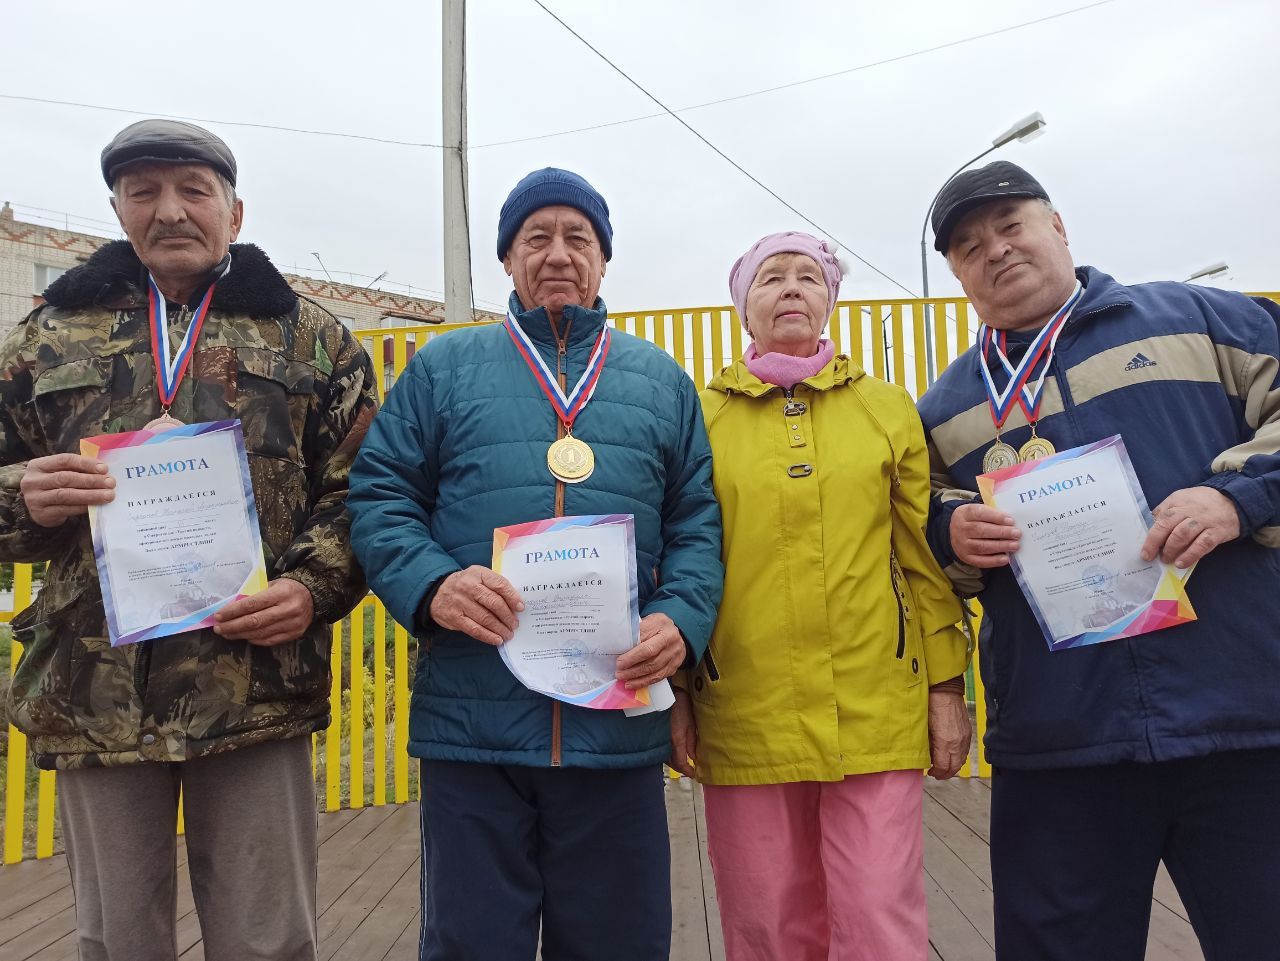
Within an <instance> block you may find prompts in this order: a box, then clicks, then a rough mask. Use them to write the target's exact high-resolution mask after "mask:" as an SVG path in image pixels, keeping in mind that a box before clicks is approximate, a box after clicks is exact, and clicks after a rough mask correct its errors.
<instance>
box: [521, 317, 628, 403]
mask: <svg viewBox="0 0 1280 961" xmlns="http://www.w3.org/2000/svg"><path fill="white" fill-rule="evenodd" d="M502 325H503V326H504V327H506V328H507V333H508V334H510V335H511V340H512V341H513V342H514V343H515V345H516V351H517V352H518V353H519V354H520V356H521V357H523V358H524V362H525V364H526V365H527V366H528V368H529V370H531V371H532V372H533V379H534V380H536V381H537V382H538V386H539V387H541V388H542V392H543V393H544V394H546V395H547V400H549V401H551V406H552V407H553V408H554V409H555V412H556V415H557V416H558V417H559V418H560V419H561V420H562V421H563V422H564V425H565V427H566V428H572V427H573V422H574V421H575V420H576V419H577V417H578V415H579V414H580V413H582V408H584V407H586V406H587V403H588V401H590V400H591V396H592V395H593V394H594V393H595V392H596V384H598V383H599V382H600V374H601V372H602V371H603V370H604V359H605V357H606V356H607V355H608V353H609V339H610V334H611V331H610V330H609V326H608V324H606V325H605V326H604V327H602V328H601V329H600V333H599V334H598V335H597V336H596V342H595V345H594V346H593V347H592V348H591V356H590V357H588V358H587V369H586V370H584V371H583V372H582V376H581V377H579V378H578V382H577V383H576V384H574V386H573V389H572V390H571V391H569V393H568V395H567V396H566V394H565V392H564V391H562V390H561V389H560V381H559V380H558V379H557V378H556V376H555V375H554V374H553V373H551V370H550V368H548V367H547V363H546V361H544V360H543V359H542V355H541V354H540V353H538V348H537V347H535V346H534V345H533V341H531V340H530V339H529V335H528V334H526V333H525V332H524V328H522V327H521V326H520V325H519V324H518V323H516V319H515V317H513V316H512V315H511V312H510V311H508V312H507V319H506V320H504V321H503V322H502Z"/></svg>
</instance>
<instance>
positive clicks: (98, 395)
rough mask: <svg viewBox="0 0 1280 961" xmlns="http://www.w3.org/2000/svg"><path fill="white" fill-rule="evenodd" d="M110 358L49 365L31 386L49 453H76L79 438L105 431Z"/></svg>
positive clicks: (107, 418) (108, 416)
mask: <svg viewBox="0 0 1280 961" xmlns="http://www.w3.org/2000/svg"><path fill="white" fill-rule="evenodd" d="M110 387H111V358H110V357H92V358H88V359H86V360H73V361H68V362H67V363H65V364H59V365H58V366H57V367H51V368H49V369H48V370H46V371H45V372H44V373H42V374H41V375H40V376H39V377H37V378H36V379H35V382H34V383H33V384H32V385H31V404H32V406H33V407H34V408H35V412H36V419H37V420H38V421H39V422H40V429H41V430H42V431H43V432H44V436H45V441H46V443H47V445H48V450H49V452H50V453H55V452H59V451H74V452H76V453H79V450H80V439H81V438H82V437H93V436H94V435H95V434H104V433H109V432H110V429H109V426H108V425H109V424H110V422H111V390H110Z"/></svg>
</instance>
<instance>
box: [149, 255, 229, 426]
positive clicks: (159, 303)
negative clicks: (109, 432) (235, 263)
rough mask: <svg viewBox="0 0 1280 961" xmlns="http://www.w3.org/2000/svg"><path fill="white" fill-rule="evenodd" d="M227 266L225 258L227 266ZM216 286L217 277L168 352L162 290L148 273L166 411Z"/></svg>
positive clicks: (159, 382)
mask: <svg viewBox="0 0 1280 961" xmlns="http://www.w3.org/2000/svg"><path fill="white" fill-rule="evenodd" d="M230 266H231V265H230V262H229V261H228V263H227V268H229V267H230ZM227 268H224V269H223V271H222V273H220V274H219V275H218V277H217V280H221V279H222V278H223V277H224V276H225V275H226V272H227ZM216 286H217V282H216V281H215V282H214V283H212V284H210V285H209V289H208V290H206V291H205V294H204V296H203V297H202V298H200V304H199V306H197V307H196V312H195V315H194V316H193V317H192V318H191V323H190V325H188V327H187V332H186V333H185V334H183V335H182V342H181V343H179V344H178V350H177V352H176V353H173V354H170V352H169V315H168V309H167V308H166V307H165V301H164V294H162V293H161V292H160V288H159V287H158V286H156V282H155V278H154V277H152V276H151V275H150V274H147V300H148V317H149V320H150V325H151V356H152V358H154V360H155V364H156V390H157V391H159V393H160V405H161V407H163V408H164V410H165V411H168V410H169V408H170V407H171V406H172V405H173V398H174V397H176V396H177V394H178V387H179V386H180V385H181V384H182V378H183V377H184V376H186V373H187V368H188V367H189V366H190V365H191V355H192V354H194V353H195V349H196V343H197V341H199V340H200V328H201V327H203V326H204V319H205V317H206V315H208V313H209V304H210V303H212V302H213V289H214V287H216Z"/></svg>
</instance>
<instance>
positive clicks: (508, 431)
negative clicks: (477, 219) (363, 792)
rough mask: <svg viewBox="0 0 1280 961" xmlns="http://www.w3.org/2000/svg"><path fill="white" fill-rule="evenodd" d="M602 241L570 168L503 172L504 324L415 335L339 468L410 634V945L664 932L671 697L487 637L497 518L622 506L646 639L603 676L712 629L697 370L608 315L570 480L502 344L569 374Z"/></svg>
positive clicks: (653, 677) (503, 954)
mask: <svg viewBox="0 0 1280 961" xmlns="http://www.w3.org/2000/svg"><path fill="white" fill-rule="evenodd" d="M612 241H613V230H612V227H611V225H610V223H609V208H608V206H607V205H606V204H605V202H604V199H603V198H602V197H601V196H600V195H599V194H598V193H597V192H596V191H595V189H594V188H593V187H592V186H591V185H590V184H589V183H587V181H586V180H584V179H583V178H581V177H579V176H578V175H577V174H574V173H570V172H569V171H565V170H557V169H555V168H546V169H544V170H539V171H535V172H534V173H531V174H529V175H528V176H527V177H525V178H524V179H523V180H521V181H520V183H518V184H517V185H516V187H515V189H514V190H513V191H512V192H511V195H510V196H509V197H508V198H507V201H506V203H505V204H503V207H502V212H501V214H500V217H499V223H498V256H499V258H500V259H501V260H502V262H503V265H504V267H505V269H506V271H507V273H508V275H510V276H511V278H512V282H513V285H514V287H515V291H514V293H513V294H512V295H511V301H510V307H509V313H510V316H509V318H508V321H509V323H512V324H515V325H518V327H519V331H515V330H514V329H513V330H512V331H511V332H510V333H509V332H508V330H507V329H505V328H504V327H503V326H502V325H498V324H494V325H487V326H483V327H476V328H474V329H471V330H465V331H458V332H455V333H450V334H448V335H446V336H444V337H440V338H438V339H435V340H433V341H432V342H431V343H430V345H429V346H428V347H427V348H426V349H424V350H422V351H420V352H419V353H418V354H417V356H415V357H414V358H413V360H412V361H411V362H410V364H409V366H408V367H407V368H406V369H405V372H404V375H403V376H402V377H401V379H400V381H399V383H398V384H397V385H396V387H395V389H394V390H392V391H391V392H390V393H389V394H388V396H387V402H386V405H385V406H384V407H383V410H382V413H381V414H379V415H378V417H377V418H376V419H375V420H374V423H373V426H372V428H371V429H370V431H369V434H368V437H367V439H366V440H365V444H364V447H363V449H362V451H361V453H360V456H359V458H358V460H357V461H356V464H355V467H354V468H353V470H352V474H351V489H350V494H349V495H348V498H347V504H348V507H349V509H350V511H351V514H352V517H353V524H352V543H353V546H354V548H355V552H356V556H357V557H358V558H359V560H360V562H361V564H362V565H363V566H364V569H365V571H366V572H367V574H368V577H369V582H370V584H371V585H372V587H373V589H374V591H375V592H376V593H377V594H378V596H379V597H381V598H382V599H383V601H384V602H385V603H386V605H387V607H388V609H389V610H390V611H391V613H392V614H393V615H394V616H395V618H396V620H397V621H399V622H400V623H401V624H405V625H412V629H413V631H414V632H415V634H417V636H418V638H419V641H420V645H421V646H420V654H419V658H418V671H417V677H416V679H415V682H414V692H413V707H412V714H411V716H410V722H409V724H410V744H409V751H410V753H411V754H413V755H414V756H416V757H419V758H422V843H423V854H422V870H423V901H424V903H423V909H422V924H423V926H422V939H421V942H420V955H421V958H422V961H443V959H454V958H458V959H461V958H466V959H468V961H473V959H489V958H492V959H502V961H512V959H516V961H518V959H521V958H527V959H530V961H532V958H533V957H534V954H535V951H536V949H537V944H538V935H539V925H541V939H542V957H543V958H544V959H546V961H557V959H562V958H570V957H572V958H610V959H612V961H627V959H635V961H656V959H665V958H667V956H668V954H669V952H670V937H671V893H670V865H669V853H668V840H667V825H666V812H665V807H664V802H663V796H662V787H661V785H662V779H661V777H660V774H659V768H660V765H661V763H662V761H663V760H664V759H665V758H666V757H667V756H668V755H669V753H670V735H669V728H668V718H667V714H666V712H665V711H664V712H658V713H651V714H647V715H643V716H638V717H626V716H624V715H623V713H622V712H621V711H601V710H591V709H587V708H582V707H575V706H573V705H570V704H562V703H561V702H560V701H556V700H552V699H551V698H548V697H546V696H544V695H542V694H538V693H534V692H532V691H530V690H528V689H526V688H525V687H523V686H522V685H521V684H520V683H519V682H518V681H517V680H516V678H515V676H514V675H512V674H511V672H510V671H509V670H508V669H507V667H506V666H505V665H504V664H503V662H502V660H501V657H500V655H499V651H498V646H497V645H498V644H500V643H501V642H502V641H503V640H507V639H509V638H510V637H511V636H512V629H513V628H514V627H515V625H516V619H517V617H518V616H519V612H520V610H521V609H522V605H521V603H520V600H519V597H518V594H517V593H516V591H515V589H514V588H513V587H512V586H511V584H510V582H508V581H507V580H506V578H504V577H502V576H501V575H499V574H497V573H495V572H494V571H492V570H490V569H489V568H488V566H487V565H488V564H489V561H490V557H491V554H492V544H493V529H494V528H495V527H502V526H507V525H511V524H518V523H523V522H527V521H536V520H542V519H544V518H547V517H552V516H565V515H575V514H633V515H634V516H635V543H636V561H637V575H638V577H637V580H638V586H639V601H640V613H641V622H640V639H641V643H640V644H639V645H638V646H637V647H636V648H634V649H633V650H632V651H630V652H628V653H627V654H625V655H623V656H622V657H621V658H619V662H618V664H619V677H621V678H623V679H624V680H626V681H628V682H629V683H630V684H633V685H635V686H637V687H638V686H641V685H644V684H650V683H653V682H655V681H657V680H659V679H661V678H665V677H669V676H670V675H671V674H673V673H675V671H676V670H677V669H679V668H680V667H681V666H682V665H685V664H692V663H694V662H696V661H697V659H698V658H699V657H701V655H702V652H703V650H704V648H705V647H706V643H707V639H708V637H709V636H710V633H711V628H712V625H713V623H714V621H715V615H716V607H717V605H718V604H719V601H720V592H721V584H722V579H723V568H722V566H721V562H720V513H719V508H718V507H717V505H716V501H715V496H714V494H713V492H712V488H711V451H710V448H709V447H708V444H707V438H706V432H705V429H704V427H703V423H702V415H701V412H700V409H699V405H698V398H697V393H696V389H695V387H694V384H693V382H692V381H691V380H690V379H689V378H688V377H686V376H685V374H684V372H683V371H682V370H681V369H680V367H679V366H677V365H676V363H675V362H674V361H672V359H671V358H670V357H669V356H668V355H667V354H665V353H664V352H662V351H661V350H659V349H658V348H657V347H655V346H654V345H652V344H650V343H647V342H645V341H643V340H640V339H639V338H636V337H632V336H630V335H628V334H625V333H623V332H621V331H612V332H611V333H610V334H609V335H608V336H609V338H610V341H609V346H608V351H607V354H606V355H605V362H604V366H603V369H602V370H601V372H600V375H599V380H598V382H597V383H596V388H595V391H594V393H593V394H591V395H590V401H589V403H588V404H587V405H586V406H585V407H584V408H582V410H581V414H580V416H578V417H577V418H576V420H573V421H572V436H573V437H574V438H577V440H579V441H581V442H584V443H585V444H586V445H589V446H590V448H591V449H592V450H593V451H594V453H595V457H596V467H595V470H594V472H592V473H591V474H590V476H588V477H587V478H586V479H584V480H581V481H580V482H577V483H571V484H566V483H565V481H564V480H562V479H560V478H559V477H557V476H555V475H553V474H552V473H551V472H550V470H549V465H548V457H547V455H548V449H549V447H550V446H551V445H552V444H553V443H554V442H556V441H557V440H558V439H560V438H562V437H564V436H565V435H566V432H567V431H566V426H567V425H566V423H565V420H564V419H563V418H562V416H561V415H560V414H559V413H557V412H555V411H554V410H553V408H552V406H551V404H550V402H549V401H548V399H547V397H546V396H545V395H544V392H543V389H542V388H541V386H540V385H539V382H538V380H537V378H536V377H535V374H534V369H533V367H531V366H530V365H529V363H528V362H527V361H526V358H525V357H524V356H523V354H522V352H521V350H520V349H519V348H518V347H517V345H516V339H517V338H519V339H521V340H522V341H523V342H524V343H525V344H526V346H527V347H528V348H529V349H532V350H536V351H537V352H538V354H540V355H541V357H542V359H543V360H544V361H545V364H546V366H547V369H548V371H549V372H552V373H553V374H554V376H556V377H557V378H558V380H559V382H560V386H561V389H562V391H564V392H565V393H568V394H570V395H572V390H571V389H572V387H573V386H574V385H575V384H576V383H577V382H578V381H579V379H580V378H582V377H583V375H584V372H586V371H587V368H588V365H589V363H590V358H591V355H592V353H593V346H594V345H595V344H596V342H597V338H598V337H600V336H601V332H602V330H603V329H604V327H605V316H606V315H605V306H604V302H603V301H602V300H601V299H600V298H599V297H598V296H597V294H598V292H599V289H600V282H601V279H602V278H603V276H604V271H605V263H606V262H607V261H608V260H609V258H610V256H611V255H612ZM528 360H529V361H533V360H534V359H533V358H532V357H529V358H528ZM534 363H535V364H536V361H534ZM562 446H563V445H562ZM560 473H561V475H562V476H564V475H566V474H570V475H571V474H572V473H573V471H572V469H570V468H561V469H560Z"/></svg>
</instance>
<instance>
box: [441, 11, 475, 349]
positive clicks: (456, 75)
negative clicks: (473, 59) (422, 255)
mask: <svg viewBox="0 0 1280 961" xmlns="http://www.w3.org/2000/svg"><path fill="white" fill-rule="evenodd" d="M441 10H442V14H443V19H442V29H441V45H442V47H443V51H442V56H441V58H440V59H441V63H442V65H443V67H442V69H443V72H442V75H441V76H442V80H443V83H442V85H441V96H442V98H443V106H444V319H445V323H449V324H464V323H468V322H469V321H471V320H474V319H475V318H474V315H473V313H472V304H471V241H470V237H469V235H468V234H469V231H468V229H467V3H466V0H442V3H441Z"/></svg>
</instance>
